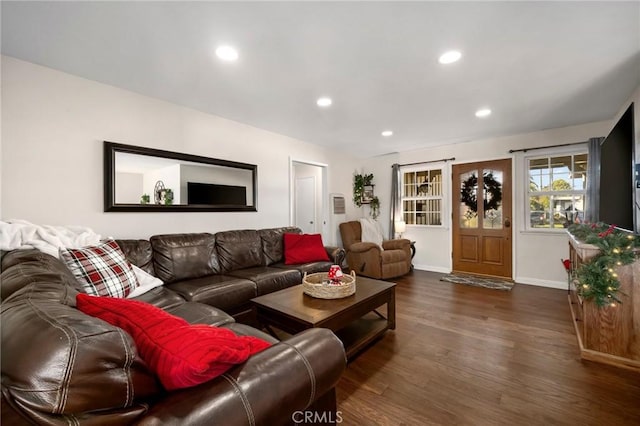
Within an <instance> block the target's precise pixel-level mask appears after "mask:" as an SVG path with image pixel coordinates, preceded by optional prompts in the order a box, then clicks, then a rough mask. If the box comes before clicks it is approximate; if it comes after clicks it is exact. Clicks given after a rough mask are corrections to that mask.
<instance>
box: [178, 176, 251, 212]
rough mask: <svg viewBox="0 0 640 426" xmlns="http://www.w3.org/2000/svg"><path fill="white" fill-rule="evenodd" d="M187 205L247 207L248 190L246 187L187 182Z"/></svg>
mask: <svg viewBox="0 0 640 426" xmlns="http://www.w3.org/2000/svg"><path fill="white" fill-rule="evenodd" d="M187 203H188V204H215V205H230V206H246V205H247V188H246V187H244V186H233V185H217V184H213V183H200V182H187Z"/></svg>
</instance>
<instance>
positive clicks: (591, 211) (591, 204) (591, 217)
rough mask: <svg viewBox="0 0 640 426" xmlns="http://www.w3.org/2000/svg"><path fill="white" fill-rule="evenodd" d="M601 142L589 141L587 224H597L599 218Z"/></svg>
mask: <svg viewBox="0 0 640 426" xmlns="http://www.w3.org/2000/svg"><path fill="white" fill-rule="evenodd" d="M603 141H604V138H591V139H589V159H588V163H587V195H586V200H585V204H586V206H585V220H586V221H587V222H597V221H598V219H599V218H600V146H601V145H602V142H603Z"/></svg>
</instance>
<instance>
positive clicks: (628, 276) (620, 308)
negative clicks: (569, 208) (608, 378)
mask: <svg viewBox="0 0 640 426" xmlns="http://www.w3.org/2000/svg"><path fill="white" fill-rule="evenodd" d="M598 253H599V249H598V247H596V246H594V245H591V244H584V243H581V242H579V241H578V240H576V239H575V238H574V237H573V236H572V235H569V254H570V259H571V268H572V272H575V269H576V268H578V267H579V266H580V265H581V264H582V263H584V262H589V261H591V259H593V258H594V257H595V256H597V255H598ZM616 273H617V274H618V279H619V280H620V291H619V292H618V296H619V299H620V300H621V301H622V303H621V304H616V306H606V307H598V306H597V305H596V304H595V303H593V302H590V301H585V300H582V298H581V297H580V296H579V295H578V293H577V289H576V286H577V285H580V284H579V283H578V282H577V281H575V280H572V281H571V282H570V284H569V306H570V308H571V313H572V316H573V321H574V325H575V329H576V334H577V336H578V344H579V346H580V352H581V354H580V355H581V357H582V358H583V359H587V360H591V361H597V362H602V363H606V364H611V365H616V366H618V367H623V368H628V369H631V370H635V371H640V260H636V261H635V262H634V263H632V264H630V265H624V266H618V267H616Z"/></svg>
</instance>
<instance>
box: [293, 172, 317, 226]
mask: <svg viewBox="0 0 640 426" xmlns="http://www.w3.org/2000/svg"><path fill="white" fill-rule="evenodd" d="M295 191H296V196H295V207H294V208H295V221H296V223H295V225H296V226H297V227H298V228H300V229H302V232H304V233H305V234H313V233H316V232H317V231H316V229H317V227H316V225H317V219H316V178H315V177H314V176H308V177H301V178H296V180H295Z"/></svg>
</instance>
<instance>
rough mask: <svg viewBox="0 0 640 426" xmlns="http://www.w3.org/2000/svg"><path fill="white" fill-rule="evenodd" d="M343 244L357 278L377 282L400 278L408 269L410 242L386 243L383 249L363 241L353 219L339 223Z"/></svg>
mask: <svg viewBox="0 0 640 426" xmlns="http://www.w3.org/2000/svg"><path fill="white" fill-rule="evenodd" d="M340 235H341V236H342V244H343V245H344V249H345V251H346V252H347V264H348V265H349V268H350V269H351V270H353V271H356V274H358V275H364V276H365V277H370V278H376V279H387V278H394V277H399V276H401V275H404V274H406V273H408V272H409V271H410V270H411V241H409V240H407V239H404V238H402V239H397V240H385V241H383V242H382V248H383V249H384V250H380V247H379V246H378V245H377V244H375V243H369V242H362V227H361V226H360V222H359V221H357V220H355V221H352V222H345V223H341V224H340Z"/></svg>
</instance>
